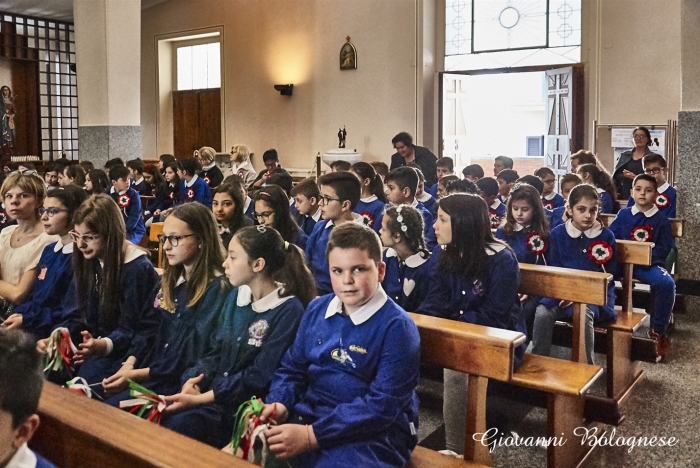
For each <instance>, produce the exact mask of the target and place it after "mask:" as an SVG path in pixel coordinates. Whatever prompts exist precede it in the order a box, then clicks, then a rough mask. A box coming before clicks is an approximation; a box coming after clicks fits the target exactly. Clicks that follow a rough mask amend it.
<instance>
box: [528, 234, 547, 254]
mask: <svg viewBox="0 0 700 468" xmlns="http://www.w3.org/2000/svg"><path fill="white" fill-rule="evenodd" d="M525 243H526V244H527V248H528V250H530V252H532V253H533V254H535V255H537V256H540V255H542V254H544V253H545V252H546V251H547V241H546V240H544V239H543V238H542V234H540V233H539V232H531V233H530V234H528V235H527V237H526V238H525Z"/></svg>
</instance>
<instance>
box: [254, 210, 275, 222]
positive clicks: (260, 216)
mask: <svg viewBox="0 0 700 468" xmlns="http://www.w3.org/2000/svg"><path fill="white" fill-rule="evenodd" d="M273 214H275V212H274V211H263V212H262V213H255V212H253V216H255V219H262V220H267V219H269V218H270V216H272V215H273Z"/></svg>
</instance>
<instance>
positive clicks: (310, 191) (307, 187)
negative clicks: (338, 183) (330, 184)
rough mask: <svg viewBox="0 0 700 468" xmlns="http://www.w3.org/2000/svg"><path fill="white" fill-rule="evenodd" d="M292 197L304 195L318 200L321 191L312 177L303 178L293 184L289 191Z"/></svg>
mask: <svg viewBox="0 0 700 468" xmlns="http://www.w3.org/2000/svg"><path fill="white" fill-rule="evenodd" d="M290 193H291V194H292V196H293V197H296V196H297V195H304V196H305V197H306V198H309V199H311V198H315V199H316V201H318V199H319V197H320V196H321V191H320V190H319V189H318V184H317V183H316V181H315V180H314V179H311V178H309V179H304V180H302V181H301V182H299V183H298V184H296V185H295V186H294V188H293V189H292V191H291V192H290Z"/></svg>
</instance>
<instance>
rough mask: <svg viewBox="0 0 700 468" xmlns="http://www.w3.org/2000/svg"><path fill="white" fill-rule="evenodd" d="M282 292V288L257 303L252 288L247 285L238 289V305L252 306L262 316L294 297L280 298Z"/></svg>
mask: <svg viewBox="0 0 700 468" xmlns="http://www.w3.org/2000/svg"><path fill="white" fill-rule="evenodd" d="M281 290H282V286H280V287H279V288H277V289H275V290H274V291H272V292H271V293H270V294H268V295H267V296H265V297H261V298H260V299H258V300H257V301H254V302H253V291H251V289H250V287H249V286H248V285H247V284H244V285H243V286H241V287H239V288H238V297H237V298H236V305H237V306H239V307H244V306H247V305H250V306H251V308H252V309H253V311H254V312H257V313H258V314H262V313H263V312H267V311H268V310H270V309H274V308H275V307H277V306H279V305H280V304H283V303H284V302H285V301H288V300H289V299H291V298H292V297H294V296H284V297H280V291H281ZM251 303H252V304H251Z"/></svg>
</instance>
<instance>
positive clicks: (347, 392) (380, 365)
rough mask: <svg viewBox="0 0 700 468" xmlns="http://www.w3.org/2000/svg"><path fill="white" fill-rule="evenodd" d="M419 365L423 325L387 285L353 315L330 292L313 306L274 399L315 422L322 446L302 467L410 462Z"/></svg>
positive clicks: (292, 416) (294, 418)
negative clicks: (392, 295) (419, 326)
mask: <svg viewBox="0 0 700 468" xmlns="http://www.w3.org/2000/svg"><path fill="white" fill-rule="evenodd" d="M419 366H420V338H419V336H418V329H417V327H416V325H415V323H414V322H413V320H411V318H410V317H409V316H408V314H406V312H405V311H404V310H403V309H401V308H400V307H399V306H397V305H396V303H394V301H392V300H391V299H390V298H387V296H386V293H385V292H384V290H383V289H382V288H381V285H378V286H377V290H376V292H375V294H374V295H373V296H372V298H371V299H370V300H369V301H368V302H367V303H366V304H365V305H364V306H362V307H361V308H360V309H358V310H357V311H356V312H354V313H353V314H351V315H349V316H348V315H345V314H344V313H343V312H342V303H341V301H340V300H339V299H338V297H336V296H334V295H328V296H325V297H321V298H318V299H316V300H314V301H313V302H312V303H311V304H309V307H308V308H307V310H306V313H305V314H304V318H303V319H302V321H301V325H300V326H299V330H298V332H297V336H296V339H295V340H294V344H293V345H292V347H291V348H290V349H289V350H288V351H287V353H286V354H285V355H284V358H283V359H282V363H281V365H280V367H279V368H278V370H277V372H276V373H275V376H274V378H273V380H272V386H271V388H270V392H269V393H268V395H267V399H266V402H268V403H273V402H279V403H282V404H283V405H284V406H285V407H286V408H287V409H288V410H289V422H291V423H295V424H311V425H312V428H313V431H314V434H315V435H316V439H317V441H318V445H319V449H318V450H314V451H311V452H305V453H303V454H301V455H299V456H298V459H299V462H300V465H301V466H315V467H326V466H339V464H343V466H373V467H403V466H405V464H406V463H407V461H408V459H409V457H410V454H411V452H412V450H413V448H414V447H415V445H416V442H417V436H416V432H417V424H418V398H417V397H416V393H415V388H416V385H417V384H418V374H419Z"/></svg>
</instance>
